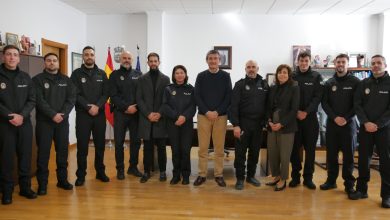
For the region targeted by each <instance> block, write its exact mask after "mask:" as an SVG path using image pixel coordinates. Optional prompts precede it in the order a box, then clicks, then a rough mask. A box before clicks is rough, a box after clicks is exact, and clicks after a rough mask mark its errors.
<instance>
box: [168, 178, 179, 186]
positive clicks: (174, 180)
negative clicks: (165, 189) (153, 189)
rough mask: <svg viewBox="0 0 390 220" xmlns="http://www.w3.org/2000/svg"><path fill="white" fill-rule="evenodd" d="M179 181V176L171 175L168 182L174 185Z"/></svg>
mask: <svg viewBox="0 0 390 220" xmlns="http://www.w3.org/2000/svg"><path fill="white" fill-rule="evenodd" d="M179 182H180V177H179V176H174V177H172V179H171V182H170V184H171V185H176V184H178V183H179Z"/></svg>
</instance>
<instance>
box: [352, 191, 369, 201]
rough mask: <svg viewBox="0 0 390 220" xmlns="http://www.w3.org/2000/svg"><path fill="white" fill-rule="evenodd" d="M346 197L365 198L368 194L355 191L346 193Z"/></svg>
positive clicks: (353, 198)
mask: <svg viewBox="0 0 390 220" xmlns="http://www.w3.org/2000/svg"><path fill="white" fill-rule="evenodd" d="M348 198H349V199H350V200H358V199H366V198H368V194H367V193H363V192H360V191H355V192H353V193H350V194H348Z"/></svg>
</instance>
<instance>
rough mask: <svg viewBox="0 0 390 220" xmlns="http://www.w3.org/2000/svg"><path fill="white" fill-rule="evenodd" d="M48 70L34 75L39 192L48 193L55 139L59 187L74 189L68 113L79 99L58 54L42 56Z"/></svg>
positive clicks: (39, 193) (40, 193)
mask: <svg viewBox="0 0 390 220" xmlns="http://www.w3.org/2000/svg"><path fill="white" fill-rule="evenodd" d="M43 59H44V61H45V69H44V71H43V72H42V73H40V74H38V75H37V76H35V77H34V78H33V82H34V85H35V90H36V95H37V104H36V109H37V113H36V119H37V125H36V129H35V131H36V140H37V145H38V159H37V168H38V169H37V180H38V185H39V186H38V195H46V194H47V182H48V177H49V169H48V165H49V159H50V149H51V143H52V141H53V140H54V145H55V149H56V163H57V181H58V182H57V187H59V188H62V189H65V190H71V189H73V185H72V184H70V183H69V182H68V169H67V168H68V146H69V114H70V112H71V111H72V109H73V107H74V104H75V102H76V88H75V87H74V86H73V83H72V81H71V80H70V78H69V77H68V76H66V75H64V74H63V73H60V72H59V71H58V70H59V62H58V56H57V55H56V54H54V53H48V54H46V55H45V57H44V58H43Z"/></svg>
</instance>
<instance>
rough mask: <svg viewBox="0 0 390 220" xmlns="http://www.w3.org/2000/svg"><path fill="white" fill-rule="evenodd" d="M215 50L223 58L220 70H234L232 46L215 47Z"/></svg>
mask: <svg viewBox="0 0 390 220" xmlns="http://www.w3.org/2000/svg"><path fill="white" fill-rule="evenodd" d="M214 50H217V51H218V52H219V55H220V57H221V60H220V63H219V68H220V69H232V47H231V46H214Z"/></svg>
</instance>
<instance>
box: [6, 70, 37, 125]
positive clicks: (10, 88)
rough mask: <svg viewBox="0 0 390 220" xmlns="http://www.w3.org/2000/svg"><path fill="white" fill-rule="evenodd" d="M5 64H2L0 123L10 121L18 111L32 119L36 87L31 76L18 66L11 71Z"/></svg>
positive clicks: (25, 117)
mask: <svg viewBox="0 0 390 220" xmlns="http://www.w3.org/2000/svg"><path fill="white" fill-rule="evenodd" d="M9 71H10V70H7V69H6V68H5V66H4V64H2V65H0V121H1V122H0V123H4V122H5V123H8V121H9V120H11V119H12V117H10V116H8V115H9V114H12V113H16V114H20V115H22V116H23V117H24V119H23V120H24V121H27V120H30V113H31V111H32V110H33V109H34V107H35V101H36V97H35V89H34V85H33V82H32V80H31V78H30V76H29V75H28V74H27V73H25V72H23V71H21V70H19V68H17V69H16V70H15V71H12V73H9Z"/></svg>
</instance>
